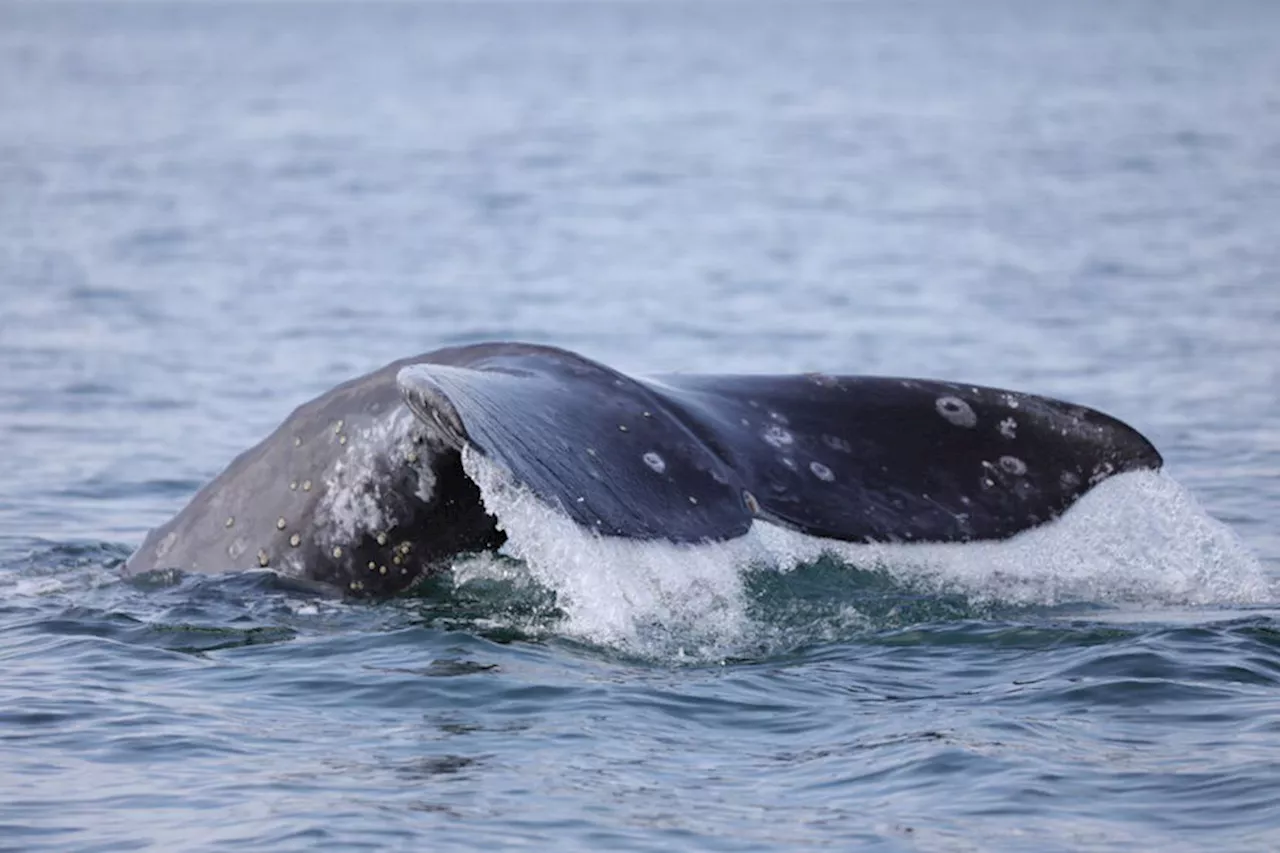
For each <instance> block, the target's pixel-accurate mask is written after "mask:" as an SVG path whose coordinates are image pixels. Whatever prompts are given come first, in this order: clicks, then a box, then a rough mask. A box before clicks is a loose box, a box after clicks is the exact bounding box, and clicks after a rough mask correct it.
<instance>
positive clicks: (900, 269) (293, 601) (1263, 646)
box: [0, 0, 1280, 851]
mask: <svg viewBox="0 0 1280 853" xmlns="http://www.w3.org/2000/svg"><path fill="white" fill-rule="evenodd" d="M1277 223H1280V5H1277V4H1274V3H1269V2H1264V0H1258V2H1231V1H1230V0H1228V2H1223V3H1207V2H1205V3H1190V2H1177V0H1170V1H1169V2H1155V0H1150V2H1145V1H1144V0H1121V2H1102V0H1097V2H1078V3H1059V4H1048V3H1034V4H1033V3H1015V2H1007V3H1003V2H997V0H981V2H966V3H950V2H942V0H937V2H930V0H922V2H918V3H890V2H866V3H844V4H816V3H815V4H808V3H782V2H779V3H775V4H771V5H750V4H742V3H700V4H694V5H668V4H662V3H617V4H594V3H573V4H565V5H560V4H555V3H549V2H536V0H535V2H521V3H510V4H508V3H503V2H487V3H475V4H462V3H458V4H429V5H428V4H421V5H420V4H409V3H397V4H386V5H383V4H365V3H354V2H353V3H349V4H348V3H338V2H335V3H311V2H287V3H286V2H282V3H278V4H257V3H231V4H220V3H210V2H189V3H177V2H163V1H162V2H146V3H118V4H112V3H98V4H92V5H79V4H73V3H35V2H31V3H16V4H15V3H2V4H0V447H3V451H4V452H3V453H2V454H0V849H4V850H23V851H26V850H50V851H53V850H57V851H72V850H75V851H89V850H95V851H107V850H112V851H115V850H140V849H155V850H165V851H172V850H232V849H244V850H255V851H256V850H272V851H276V850H315V849H341V850H356V849H393V850H395V849H404V850H409V849H414V850H424V849H430V850H469V849H493V848H503V847H508V846H510V847H516V846H525V847H530V848H533V849H552V850H603V849H619V850H655V851H656V850H662V851H667V850H695V849H698V850H702V849H706V850H734V851H739V850H784V849H786V850H790V849H809V848H835V849H876V850H947V851H951V850H1027V851H1046V850H1048V851H1052V850H1125V851H1128V850H1138V849H1162V850H1167V851H1182V850H1202V849H1221V850H1272V849H1276V848H1278V847H1280V590H1278V589H1277V582H1278V581H1280V524H1278V523H1277V515H1278V514H1280V428H1278V427H1277V422H1278V421H1280V392H1278V390H1277V389H1280V331H1278V330H1280V234H1278V232H1277ZM486 338H523V339H532V340H538V341H545V342H551V343H556V344H560V345H563V346H568V347H571V348H574V349H578V350H580V351H582V352H584V353H586V354H587V355H590V356H592V357H595V358H598V359H601V360H604V361H606V362H609V363H612V364H615V365H618V366H620V367H623V368H626V369H632V370H646V369H648V370H670V369H685V370H703V371H720V372H725V371H744V370H765V371H772V372H779V371H792V370H811V369H823V370H828V371H833V372H857V373H888V374H907V375H924V376H939V377H946V378H963V379H967V380H970V381H973V382H982V383H986V384H994V385H1005V386H1011V387H1015V388H1019V389H1022V390H1027V391H1036V392H1041V393H1047V394H1052V395H1056V396H1062V397H1066V398H1069V399H1072V400H1075V401H1078V402H1081V403H1085V404H1089V405H1093V406H1096V407H1099V408H1102V409H1104V410H1107V411H1109V412H1112V413H1114V414H1116V415H1118V416H1120V417H1122V418H1124V419H1125V420H1127V421H1129V422H1130V423H1132V424H1134V425H1135V426H1136V427H1138V428H1139V429H1141V430H1142V431H1143V432H1144V433H1146V434H1147V435H1148V436H1150V437H1151V438H1152V439H1153V440H1154V442H1155V443H1156V444H1157V446H1159V447H1160V448H1161V449H1162V451H1163V452H1164V454H1165V457H1166V459H1167V462H1168V473H1167V474H1166V475H1161V476H1160V477H1146V478H1144V477H1128V478H1119V479H1118V480H1115V481H1112V482H1110V483H1108V484H1105V486H1104V488H1102V489H1099V490H1098V493H1097V494H1095V495H1092V496H1090V498H1089V499H1087V500H1086V501H1085V502H1083V503H1082V504H1081V505H1080V506H1079V507H1077V509H1076V511H1073V512H1072V513H1070V514H1068V517H1066V518H1064V519H1063V520H1062V521H1061V522H1060V523H1058V524H1055V525H1051V526H1049V527H1048V528H1045V529H1043V530H1040V531H1036V532H1035V533H1034V534H1033V535H1031V536H1029V537H1024V538H1023V539H1022V540H1019V541H1016V542H1014V543H1009V544H1006V545H996V546H978V547H972V548H959V549H935V550H933V551H924V552H920V551H908V550H896V551H895V550H893V549H887V550H884V551H882V552H875V553H872V552H858V551H857V550H856V549H854V550H853V551H847V552H842V554H840V555H828V556H818V555H817V553H816V552H813V551H812V546H813V543H803V542H800V543H797V542H796V541H791V540H788V541H783V542H770V541H764V542H761V541H754V540H753V542H751V543H747V544H746V545H743V546H741V547H738V548H736V550H735V549H734V548H729V549H722V550H712V551H710V552H707V553H700V554H697V555H682V554H680V553H673V552H671V551H669V550H663V549H661V548H648V549H642V548H638V549H633V550H631V551H628V550H626V549H618V548H612V547H605V546H608V544H609V543H604V544H603V545H602V544H601V543H593V542H591V541H590V540H586V539H583V538H581V537H575V536H574V535H573V531H571V530H570V531H566V530H564V529H562V527H560V526H557V524H556V522H555V519H547V518H537V517H531V518H523V519H521V521H520V523H521V524H523V525H524V529H525V533H526V539H525V542H524V545H523V550H522V551H520V553H518V554H515V555H507V556H503V557H499V558H497V559H474V560H470V561H466V562H464V563H462V564H460V565H459V566H458V567H457V570H456V572H455V573H454V575H453V576H452V577H448V578H444V579H441V580H439V581H437V582H435V583H433V584H431V585H430V586H428V587H427V588H426V589H423V590H421V591H419V592H418V593H417V594H416V595H415V596H412V597H409V598H406V599H402V600H397V601H392V602H384V603H374V604H369V603H349V602H343V601H341V600H337V599H328V598H323V597H315V596H312V595H308V594H306V593H303V592H298V591H295V590H291V589H289V588H287V587H286V586H285V585H284V584H282V583H280V582H279V581H277V580H274V579H273V578H272V577H271V576H270V575H257V574H241V575H232V576H218V577H186V578H180V579H177V580H176V581H171V582H165V581H164V580H163V579H156V578H150V579H146V578H144V579H142V580H139V581H136V582H123V581H121V580H120V578H119V577H118V574H117V571H118V568H119V565H120V563H121V562H122V560H123V558H124V557H125V556H127V555H128V553H129V552H130V550H131V549H132V548H133V547H135V546H136V545H137V544H138V543H139V542H140V541H141V538H142V536H143V535H144V533H145V531H146V530H147V529H148V528H149V527H151V526H153V525H155V524H157V523H159V522H161V521H163V520H164V519H166V518H167V517H168V516H169V515H170V514H172V513H173V512H174V511H176V510H177V509H178V508H179V507H180V506H181V505H182V504H183V503H184V502H185V500H186V499H187V498H188V497H189V496H190V494H191V493H192V492H193V491H194V490H195V489H196V488H197V487H198V486H199V485H200V484H202V483H203V482H205V481H206V480H207V479H208V478H210V477H211V476H212V475H214V474H215V473H217V472H218V471H219V470H220V469H221V468H222V466H223V465H225V464H226V462H227V461H229V459H230V458H231V457H232V456H233V455H234V454H236V453H237V452H238V451H240V450H242V449H243V448H245V447H247V446H248V445H250V444H252V443H253V442H255V441H256V440H258V439H259V438H260V437H262V436H263V435H264V434H265V433H266V432H268V431H269V430H270V429H271V428H273V427H274V426H275V424H277V423H278V422H279V421H280V420H281V419H282V418H283V417H284V416H285V415H286V414H287V413H288V412H289V411H290V410H291V408H292V407H293V406H295V405H297V404H298V403H300V402H303V401H304V400H306V399H308V398H310V397H311V396H314V395H315V394H316V393H318V392H320V391H322V390H324V389H326V388H328V387H330V386H331V385H333V384H335V383H336V382H338V381H340V380H342V379H344V378H347V377H349V376H352V375H355V374H357V373H359V372H363V371H365V370H368V369H371V368H374V367H377V366H380V365H381V364H383V363H385V362H386V361H389V360H391V359H393V358H396V357H400V356H403V355H407V354H410V353H415V352H421V351H425V350H428V349H432V348H435V347H436V346H440V345H443V344H446V343H451V342H458V341H467V340H477V339H486ZM767 533H768V531H765V534H767ZM765 534H762V535H763V536H764V538H765V539H768V536H767V535H765ZM784 538H785V537H784Z"/></svg>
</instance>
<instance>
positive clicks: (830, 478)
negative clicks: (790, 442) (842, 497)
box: [809, 462, 836, 483]
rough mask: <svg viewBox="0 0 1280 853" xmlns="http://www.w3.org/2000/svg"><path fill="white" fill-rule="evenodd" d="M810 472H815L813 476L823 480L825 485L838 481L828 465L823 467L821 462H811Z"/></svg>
mask: <svg viewBox="0 0 1280 853" xmlns="http://www.w3.org/2000/svg"><path fill="white" fill-rule="evenodd" d="M809 470H810V471H812V472H813V476H815V477H817V478H818V479H819V480H822V481H823V482H824V483H831V482H834V481H835V479H836V475H835V474H833V473H831V469H830V468H828V467H827V466H826V465H823V464H822V463H821V462H810V463H809Z"/></svg>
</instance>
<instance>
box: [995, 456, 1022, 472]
mask: <svg viewBox="0 0 1280 853" xmlns="http://www.w3.org/2000/svg"><path fill="white" fill-rule="evenodd" d="M1000 467H1001V468H1003V469H1004V470H1005V471H1007V472H1009V473H1010V474H1013V475H1014V476H1015V477H1021V476H1022V475H1023V474H1025V473H1027V463H1025V462H1023V461H1022V460H1021V459H1019V458H1018V457H1016V456H1001V457H1000Z"/></svg>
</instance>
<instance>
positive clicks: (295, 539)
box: [289, 533, 302, 548]
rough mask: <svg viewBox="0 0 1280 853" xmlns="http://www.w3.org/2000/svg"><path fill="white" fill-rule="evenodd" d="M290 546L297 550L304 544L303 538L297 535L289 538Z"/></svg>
mask: <svg viewBox="0 0 1280 853" xmlns="http://www.w3.org/2000/svg"><path fill="white" fill-rule="evenodd" d="M289 544H290V545H292V546H293V547H295V548H297V547H298V546H299V545H301V544H302V537H301V536H299V535H298V534H297V533H295V534H293V535H292V536H290V537H289Z"/></svg>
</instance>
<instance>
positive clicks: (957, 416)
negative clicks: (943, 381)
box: [934, 395, 978, 429]
mask: <svg viewBox="0 0 1280 853" xmlns="http://www.w3.org/2000/svg"><path fill="white" fill-rule="evenodd" d="M934 407H935V408H936V409H937V410H938V414H940V415H942V416H943V417H944V418H946V419H947V421H948V422H950V423H952V424H954V425H956V426H958V427H964V428H966V429H972V428H973V427H975V426H977V425H978V416H977V415H976V414H975V413H974V411H973V407H972V406H970V405H969V404H968V403H966V402H965V401H964V400H961V399H960V398H959V397H952V396H949V395H948V396H946V397H939V398H938V399H937V400H936V401H934Z"/></svg>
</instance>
